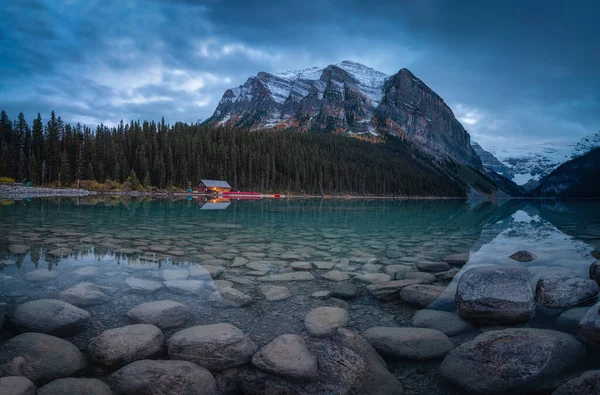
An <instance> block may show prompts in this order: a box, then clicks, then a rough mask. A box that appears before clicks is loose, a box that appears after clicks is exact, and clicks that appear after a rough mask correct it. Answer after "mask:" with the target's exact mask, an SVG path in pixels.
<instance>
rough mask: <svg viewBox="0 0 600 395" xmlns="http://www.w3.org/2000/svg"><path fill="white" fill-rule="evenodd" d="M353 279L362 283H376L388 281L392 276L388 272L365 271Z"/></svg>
mask: <svg viewBox="0 0 600 395" xmlns="http://www.w3.org/2000/svg"><path fill="white" fill-rule="evenodd" d="M354 279H355V280H358V281H360V282H362V283H367V284H377V283H383V282H386V281H390V280H391V279H392V277H391V276H390V275H389V274H385V273H366V274H359V275H358V276H356V277H354Z"/></svg>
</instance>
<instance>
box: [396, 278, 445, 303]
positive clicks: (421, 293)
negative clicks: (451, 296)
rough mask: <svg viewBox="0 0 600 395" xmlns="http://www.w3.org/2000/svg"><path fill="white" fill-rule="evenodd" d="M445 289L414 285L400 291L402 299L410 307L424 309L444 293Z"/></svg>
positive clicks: (434, 286)
mask: <svg viewBox="0 0 600 395" xmlns="http://www.w3.org/2000/svg"><path fill="white" fill-rule="evenodd" d="M444 289H446V288H445V287H440V286H437V285H428V284H414V285H408V286H406V287H403V288H402V289H401V290H400V299H401V300H402V301H403V302H405V303H408V304H410V305H413V306H416V307H420V308H422V309H424V308H425V307H427V306H429V305H430V304H431V303H433V302H434V301H435V300H436V299H437V298H438V297H439V296H440V295H441V294H442V292H444Z"/></svg>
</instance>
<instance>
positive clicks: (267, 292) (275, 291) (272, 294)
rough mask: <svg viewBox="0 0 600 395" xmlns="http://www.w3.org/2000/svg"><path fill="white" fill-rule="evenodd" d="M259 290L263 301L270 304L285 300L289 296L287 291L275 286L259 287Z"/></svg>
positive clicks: (284, 288)
mask: <svg viewBox="0 0 600 395" xmlns="http://www.w3.org/2000/svg"><path fill="white" fill-rule="evenodd" d="M259 289H260V292H261V293H262V295H263V296H264V297H265V299H267V300H268V301H271V302H275V301H279V300H285V299H288V298H289V297H290V296H291V293H290V290H289V289H287V288H286V287H280V286H277V285H261V286H260V287H259Z"/></svg>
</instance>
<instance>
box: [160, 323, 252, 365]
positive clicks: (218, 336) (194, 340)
mask: <svg viewBox="0 0 600 395" xmlns="http://www.w3.org/2000/svg"><path fill="white" fill-rule="evenodd" d="M167 346H168V348H169V356H170V357H171V358H172V359H182V360H185V361H190V362H194V363H196V364H198V365H200V366H202V367H205V368H206V369H208V370H210V371H211V372H218V371H221V370H225V369H227V368H231V367H234V366H239V365H243V364H245V363H247V362H248V361H250V358H251V357H252V355H254V353H255V352H256V350H257V347H256V344H254V342H253V341H252V340H250V338H248V337H247V336H246V335H245V334H244V332H242V331H241V330H240V329H238V328H236V327H235V326H233V325H230V324H213V325H198V326H193V327H191V328H187V329H184V330H182V331H179V332H177V333H175V334H174V335H173V336H171V337H170V338H169V340H167Z"/></svg>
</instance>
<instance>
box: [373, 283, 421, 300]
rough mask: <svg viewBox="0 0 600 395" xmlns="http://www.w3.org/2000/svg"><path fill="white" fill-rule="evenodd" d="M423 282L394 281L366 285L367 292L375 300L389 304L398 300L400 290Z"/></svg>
mask: <svg viewBox="0 0 600 395" xmlns="http://www.w3.org/2000/svg"><path fill="white" fill-rule="evenodd" d="M423 282H424V281H423V280H395V281H388V282H384V283H379V284H371V285H367V290H368V291H369V293H370V294H371V295H373V296H375V297H376V298H377V299H379V300H381V301H384V302H389V301H392V300H396V299H399V298H400V290H402V288H404V287H408V286H409V285H415V284H422V283H423Z"/></svg>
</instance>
